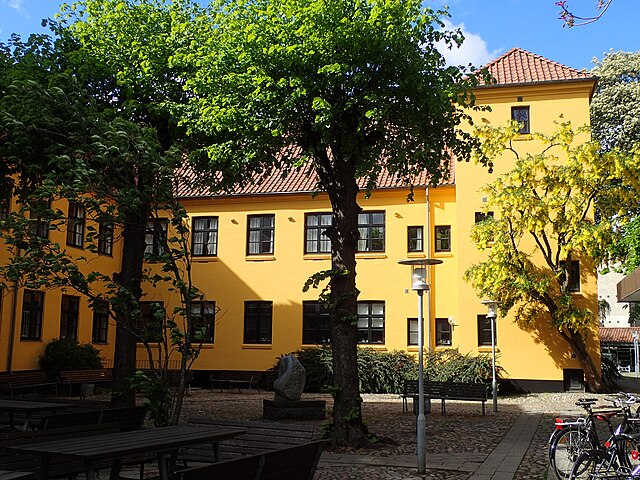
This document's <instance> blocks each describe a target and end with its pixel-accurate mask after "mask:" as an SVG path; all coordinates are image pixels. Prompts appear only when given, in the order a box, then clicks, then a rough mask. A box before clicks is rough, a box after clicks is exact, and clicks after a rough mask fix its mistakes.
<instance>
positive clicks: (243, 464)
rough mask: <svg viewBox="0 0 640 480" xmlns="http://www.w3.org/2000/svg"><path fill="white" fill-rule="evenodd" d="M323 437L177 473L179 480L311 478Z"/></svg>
mask: <svg viewBox="0 0 640 480" xmlns="http://www.w3.org/2000/svg"><path fill="white" fill-rule="evenodd" d="M324 443H325V441H324V440H317V441H314V442H308V443H304V444H302V445H295V446H291V447H287V448H281V449H278V450H271V451H268V452H264V453H260V454H257V455H250V456H246V457H240V458H236V459H234V460H230V461H227V462H224V461H223V462H219V463H214V464H212V465H206V466H204V467H194V468H189V469H185V470H182V471H181V472H179V478H180V480H210V479H212V478H233V479H234V480H311V479H313V475H314V473H315V471H316V468H317V466H318V461H319V460H320V455H321V454H322V446H323V445H324Z"/></svg>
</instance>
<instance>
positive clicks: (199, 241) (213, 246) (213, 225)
mask: <svg viewBox="0 0 640 480" xmlns="http://www.w3.org/2000/svg"><path fill="white" fill-rule="evenodd" d="M192 234H193V237H192V244H191V254H192V255H193V256H194V257H206V256H215V255H217V254H218V217H194V218H193V224H192Z"/></svg>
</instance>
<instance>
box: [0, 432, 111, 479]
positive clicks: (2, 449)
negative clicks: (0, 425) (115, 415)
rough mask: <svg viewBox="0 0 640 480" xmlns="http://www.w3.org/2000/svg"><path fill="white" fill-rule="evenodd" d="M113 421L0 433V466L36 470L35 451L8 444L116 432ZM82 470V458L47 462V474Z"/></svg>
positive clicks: (72, 472) (53, 474) (37, 465)
mask: <svg viewBox="0 0 640 480" xmlns="http://www.w3.org/2000/svg"><path fill="white" fill-rule="evenodd" d="M117 431H118V426H117V425H115V424H107V423H104V424H100V425H73V426H68V427H63V428H52V429H49V430H28V431H24V432H10V433H4V434H0V469H2V470H9V471H21V472H32V473H35V474H39V472H40V465H41V461H42V459H41V457H40V455H35V454H25V453H16V452H15V451H13V450H10V449H9V448H8V447H15V446H18V445H25V444H30V443H39V442H47V441H51V440H62V439H66V438H78V437H88V436H93V435H101V434H106V433H115V432H117ZM82 472H84V465H83V463H82V462H81V461H77V460H68V459H52V460H51V464H50V466H49V475H48V478H53V477H67V476H72V475H77V474H80V473H82Z"/></svg>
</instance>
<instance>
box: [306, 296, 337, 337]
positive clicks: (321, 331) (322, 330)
mask: <svg viewBox="0 0 640 480" xmlns="http://www.w3.org/2000/svg"><path fill="white" fill-rule="evenodd" d="M330 341H331V324H330V321H329V309H328V308H327V305H326V304H324V303H322V302H315V301H314V302H302V343H303V344H306V345H313V344H318V343H329V342H330Z"/></svg>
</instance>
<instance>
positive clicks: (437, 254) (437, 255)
mask: <svg viewBox="0 0 640 480" xmlns="http://www.w3.org/2000/svg"><path fill="white" fill-rule="evenodd" d="M433 257H434V258H453V254H452V253H451V252H433Z"/></svg>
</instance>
